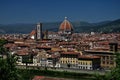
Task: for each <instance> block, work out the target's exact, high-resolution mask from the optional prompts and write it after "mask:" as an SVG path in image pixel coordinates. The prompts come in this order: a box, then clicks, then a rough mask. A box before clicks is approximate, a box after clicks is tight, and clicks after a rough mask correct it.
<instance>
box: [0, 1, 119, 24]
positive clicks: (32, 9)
mask: <svg viewBox="0 0 120 80" xmlns="http://www.w3.org/2000/svg"><path fill="white" fill-rule="evenodd" d="M65 16H67V17H68V20H69V21H88V22H99V21H105V20H115V19H119V18H120V0H0V24H9V23H10V24H11V23H37V22H57V21H63V20H64V17H65Z"/></svg>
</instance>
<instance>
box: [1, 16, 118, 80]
mask: <svg viewBox="0 0 120 80" xmlns="http://www.w3.org/2000/svg"><path fill="white" fill-rule="evenodd" d="M42 27H44V26H42V23H38V24H36V26H35V29H34V30H32V31H31V33H29V34H1V35H0V39H4V40H7V44H5V45H4V47H5V48H6V49H7V50H8V51H9V52H10V54H12V55H16V56H17V57H18V60H17V61H16V63H17V67H19V68H25V67H26V65H27V66H28V68H33V67H34V68H37V67H43V68H44V67H45V68H48V69H53V70H54V69H55V70H64V69H67V70H68V71H71V70H73V69H74V71H75V70H76V71H78V70H79V71H81V70H83V71H84V70H90V71H91V72H94V70H98V71H101V70H103V72H104V71H106V70H111V69H112V68H115V67H116V62H115V53H116V52H119V51H120V44H119V43H120V34H119V33H108V34H104V33H95V32H91V33H75V32H74V26H72V23H71V22H69V21H68V20H67V18H66V17H65V19H64V21H63V22H62V23H61V24H60V25H59V30H58V32H51V31H47V30H46V31H43V30H42ZM1 57H3V58H6V54H3V55H1ZM85 73H86V72H85ZM88 73H89V72H88ZM33 80H36V79H33Z"/></svg>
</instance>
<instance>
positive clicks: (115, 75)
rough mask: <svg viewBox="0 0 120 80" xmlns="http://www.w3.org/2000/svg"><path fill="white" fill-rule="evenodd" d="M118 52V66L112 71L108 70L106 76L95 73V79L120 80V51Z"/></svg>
mask: <svg viewBox="0 0 120 80" xmlns="http://www.w3.org/2000/svg"><path fill="white" fill-rule="evenodd" d="M115 54H116V60H115V61H116V67H115V68H114V69H112V70H111V71H110V72H107V73H106V74H105V75H104V76H101V75H100V74H95V75H94V79H93V80H120V53H115Z"/></svg>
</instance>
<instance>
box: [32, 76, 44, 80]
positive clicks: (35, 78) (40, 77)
mask: <svg viewBox="0 0 120 80" xmlns="http://www.w3.org/2000/svg"><path fill="white" fill-rule="evenodd" d="M43 78H45V77H44V76H34V78H33V79H32V80H41V79H43Z"/></svg>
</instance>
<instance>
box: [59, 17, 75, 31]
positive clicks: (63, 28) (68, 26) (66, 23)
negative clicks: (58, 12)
mask: <svg viewBox="0 0 120 80" xmlns="http://www.w3.org/2000/svg"><path fill="white" fill-rule="evenodd" d="M59 31H73V26H72V24H71V23H70V22H69V21H68V20H67V17H65V20H64V21H63V22H62V23H61V25H60V27H59Z"/></svg>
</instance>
